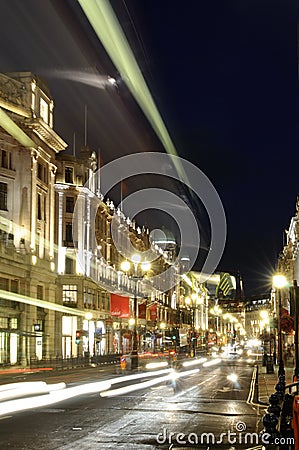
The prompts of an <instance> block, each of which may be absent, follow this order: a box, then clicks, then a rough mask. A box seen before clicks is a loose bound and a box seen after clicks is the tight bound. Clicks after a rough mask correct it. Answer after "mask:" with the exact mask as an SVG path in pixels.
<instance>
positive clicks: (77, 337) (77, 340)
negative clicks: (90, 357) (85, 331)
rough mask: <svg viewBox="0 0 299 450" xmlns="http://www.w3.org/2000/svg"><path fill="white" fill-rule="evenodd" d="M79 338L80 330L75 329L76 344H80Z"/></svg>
mask: <svg viewBox="0 0 299 450" xmlns="http://www.w3.org/2000/svg"><path fill="white" fill-rule="evenodd" d="M80 338H81V331H80V330H77V331H76V344H80Z"/></svg>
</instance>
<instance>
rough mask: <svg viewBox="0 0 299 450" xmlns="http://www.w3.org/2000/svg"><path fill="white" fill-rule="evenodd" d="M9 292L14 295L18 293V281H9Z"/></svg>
mask: <svg viewBox="0 0 299 450" xmlns="http://www.w3.org/2000/svg"><path fill="white" fill-rule="evenodd" d="M10 290H11V292H14V293H15V294H18V293H19V280H11V282H10Z"/></svg>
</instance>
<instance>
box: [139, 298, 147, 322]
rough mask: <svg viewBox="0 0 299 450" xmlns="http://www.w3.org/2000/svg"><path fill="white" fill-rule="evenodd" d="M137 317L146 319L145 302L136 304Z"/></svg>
mask: <svg viewBox="0 0 299 450" xmlns="http://www.w3.org/2000/svg"><path fill="white" fill-rule="evenodd" d="M138 318H139V319H146V302H144V303H141V304H140V305H138Z"/></svg>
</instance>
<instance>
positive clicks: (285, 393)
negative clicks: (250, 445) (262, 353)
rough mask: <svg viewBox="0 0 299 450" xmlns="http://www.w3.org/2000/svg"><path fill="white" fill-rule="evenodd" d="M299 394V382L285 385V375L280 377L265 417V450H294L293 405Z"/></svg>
mask: <svg viewBox="0 0 299 450" xmlns="http://www.w3.org/2000/svg"><path fill="white" fill-rule="evenodd" d="M298 393H299V381H297V382H295V383H290V384H287V385H286V384H285V375H280V376H279V377H278V383H277V384H276V386H275V393H273V394H272V395H270V397H269V403H270V406H269V407H268V409H267V413H266V414H265V415H264V417H263V425H264V430H263V431H262V436H264V437H265V442H264V444H265V448H269V449H270V448H271V449H272V450H273V449H280V450H289V449H294V429H293V425H292V420H293V404H294V398H295V396H296V395H298Z"/></svg>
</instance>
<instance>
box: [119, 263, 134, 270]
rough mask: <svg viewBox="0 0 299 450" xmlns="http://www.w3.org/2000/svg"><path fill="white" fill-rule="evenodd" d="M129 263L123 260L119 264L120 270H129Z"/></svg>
mask: <svg viewBox="0 0 299 450" xmlns="http://www.w3.org/2000/svg"><path fill="white" fill-rule="evenodd" d="M130 267H131V264H130V262H129V261H123V262H122V263H121V265H120V268H121V270H123V271H124V272H128V271H129V270H130Z"/></svg>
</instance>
